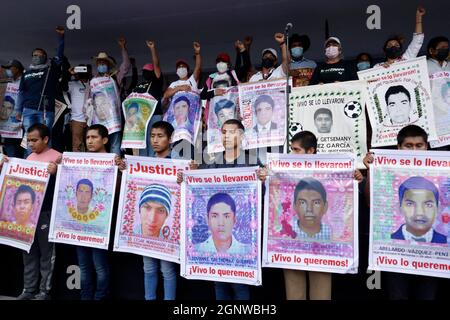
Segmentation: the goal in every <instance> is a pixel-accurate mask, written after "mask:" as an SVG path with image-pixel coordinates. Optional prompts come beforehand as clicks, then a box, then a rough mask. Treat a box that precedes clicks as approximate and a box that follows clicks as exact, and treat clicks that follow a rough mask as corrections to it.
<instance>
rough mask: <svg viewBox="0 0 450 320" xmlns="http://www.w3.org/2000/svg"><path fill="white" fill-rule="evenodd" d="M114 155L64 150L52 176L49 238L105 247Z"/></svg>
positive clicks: (112, 185) (110, 209)
mask: <svg viewBox="0 0 450 320" xmlns="http://www.w3.org/2000/svg"><path fill="white" fill-rule="evenodd" d="M114 157H115V154H112V153H77V152H64V154H63V157H62V164H61V165H59V166H58V173H57V176H56V186H55V195H54V197H53V206H52V217H51V221H50V231H49V240H50V241H52V242H60V243H66V244H73V245H77V246H85V247H93V248H99V249H108V243H109V231H110V228H111V215H112V209H113V203H114V195H115V190H116V178H117V166H116V165H115V162H114Z"/></svg>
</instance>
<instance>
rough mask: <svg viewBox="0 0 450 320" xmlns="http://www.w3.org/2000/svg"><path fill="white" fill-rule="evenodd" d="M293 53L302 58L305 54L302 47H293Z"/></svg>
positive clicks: (295, 56) (294, 56)
mask: <svg viewBox="0 0 450 320" xmlns="http://www.w3.org/2000/svg"><path fill="white" fill-rule="evenodd" d="M291 55H292V57H293V58H300V57H301V56H302V55H303V48H302V47H295V48H291Z"/></svg>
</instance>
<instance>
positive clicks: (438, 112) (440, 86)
mask: <svg viewBox="0 0 450 320" xmlns="http://www.w3.org/2000/svg"><path fill="white" fill-rule="evenodd" d="M430 84H431V96H432V98H433V107H434V118H435V120H436V133H437V136H438V140H435V141H430V145H431V147H432V148H438V147H443V146H447V145H449V144H450V72H448V71H442V72H437V73H435V74H432V75H431V76H430Z"/></svg>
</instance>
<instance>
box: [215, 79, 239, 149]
mask: <svg viewBox="0 0 450 320" xmlns="http://www.w3.org/2000/svg"><path fill="white" fill-rule="evenodd" d="M224 89H225V90H227V91H226V93H225V94H223V95H221V96H216V97H213V98H212V99H211V100H210V103H209V116H208V131H207V138H208V153H218V152H222V151H224V150H225V149H224V148H223V144H222V130H221V129H222V125H223V123H224V122H225V121H227V120H229V119H238V120H239V118H240V116H239V92H238V87H230V88H224Z"/></svg>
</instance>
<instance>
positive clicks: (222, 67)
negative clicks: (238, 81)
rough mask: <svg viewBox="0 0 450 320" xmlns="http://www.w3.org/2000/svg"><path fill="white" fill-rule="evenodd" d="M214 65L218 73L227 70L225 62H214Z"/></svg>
mask: <svg viewBox="0 0 450 320" xmlns="http://www.w3.org/2000/svg"><path fill="white" fill-rule="evenodd" d="M216 67H217V71H219V73H224V72H227V71H228V64H227V63H226V62H219V63H217V64H216Z"/></svg>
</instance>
